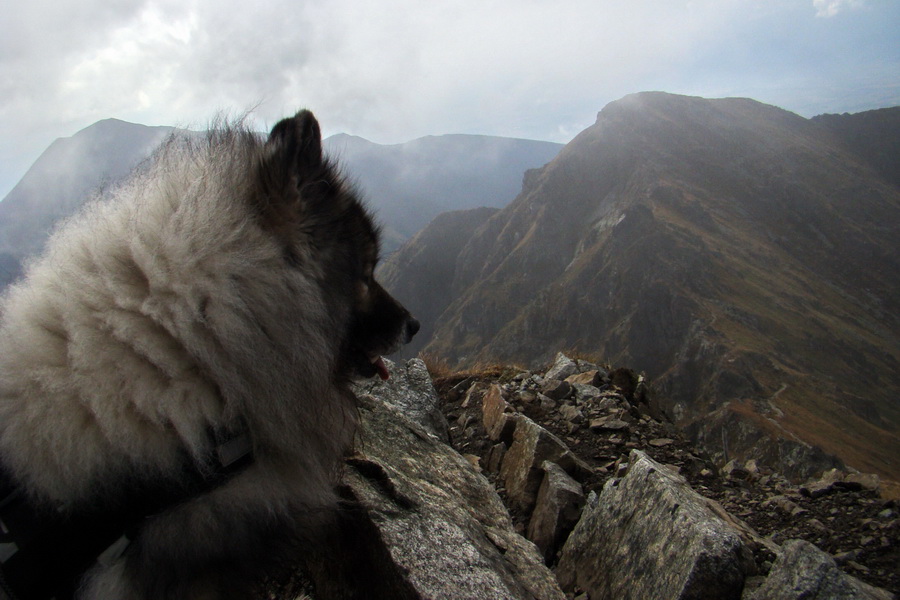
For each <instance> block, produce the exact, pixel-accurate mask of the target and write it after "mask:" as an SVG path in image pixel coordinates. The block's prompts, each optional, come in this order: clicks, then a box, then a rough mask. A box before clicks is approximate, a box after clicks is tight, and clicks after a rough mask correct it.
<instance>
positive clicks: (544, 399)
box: [537, 394, 556, 411]
mask: <svg viewBox="0 0 900 600" xmlns="http://www.w3.org/2000/svg"><path fill="white" fill-rule="evenodd" d="M537 399H538V402H540V404H541V408H542V409H543V410H546V411H551V410H553V409H555V408H556V400H554V399H553V398H550V397H549V396H545V395H544V394H538V397H537Z"/></svg>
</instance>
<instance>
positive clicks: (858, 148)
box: [812, 106, 900, 185]
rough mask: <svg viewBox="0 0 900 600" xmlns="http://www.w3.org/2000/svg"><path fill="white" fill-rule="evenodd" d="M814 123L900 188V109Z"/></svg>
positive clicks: (830, 117) (827, 117) (820, 119)
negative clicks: (826, 129)
mask: <svg viewBox="0 0 900 600" xmlns="http://www.w3.org/2000/svg"><path fill="white" fill-rule="evenodd" d="M812 120H813V121H814V122H816V123H819V124H820V125H822V126H824V127H826V128H828V129H830V130H831V131H832V132H833V133H834V134H835V135H837V136H838V137H839V138H840V139H841V141H842V142H844V144H845V145H846V146H847V147H848V148H850V149H851V150H853V151H854V152H856V153H857V154H858V155H859V156H860V157H861V158H862V159H863V160H864V161H866V162H868V163H869V164H871V165H872V166H873V167H875V170H877V171H878V173H879V174H881V175H882V176H883V177H884V178H885V179H887V180H888V181H890V182H891V183H893V184H894V185H900V106H895V107H893V108H880V109H878V110H869V111H866V112H861V113H856V114H852V115H851V114H847V113H844V114H842V115H819V116H817V117H813V119H812Z"/></svg>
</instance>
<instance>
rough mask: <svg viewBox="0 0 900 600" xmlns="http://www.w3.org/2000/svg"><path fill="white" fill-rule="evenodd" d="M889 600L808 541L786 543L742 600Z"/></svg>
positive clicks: (883, 592)
mask: <svg viewBox="0 0 900 600" xmlns="http://www.w3.org/2000/svg"><path fill="white" fill-rule="evenodd" d="M848 562H849V561H848ZM892 597H893V596H892V594H890V593H888V592H887V591H886V590H882V589H879V588H876V587H873V586H870V585H868V584H866V583H863V582H862V581H860V580H858V579H856V578H855V577H853V576H852V575H847V574H846V573H844V572H843V571H842V570H841V569H840V567H838V566H837V564H836V563H835V561H834V559H833V558H832V557H831V556H829V555H828V554H826V553H825V552H822V551H821V550H819V549H818V548H816V547H815V546H814V545H812V544H810V543H809V542H806V541H803V540H788V541H787V542H785V543H784V545H782V547H781V550H780V551H779V553H778V556H777V558H776V559H775V563H774V564H773V565H772V569H771V570H770V571H769V576H768V577H766V579H765V581H763V583H762V585H761V586H760V587H758V588H756V589H755V590H753V591H752V592H751V593H750V594H749V595H748V596H747V597H746V598H745V600H850V599H858V600H889V599H890V598H892ZM592 598H593V596H592Z"/></svg>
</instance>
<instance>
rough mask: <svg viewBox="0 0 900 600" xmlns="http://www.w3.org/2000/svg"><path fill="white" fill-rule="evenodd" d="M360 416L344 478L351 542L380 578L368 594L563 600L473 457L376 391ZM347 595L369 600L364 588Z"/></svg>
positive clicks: (468, 599) (472, 599)
mask: <svg viewBox="0 0 900 600" xmlns="http://www.w3.org/2000/svg"><path fill="white" fill-rule="evenodd" d="M360 419H361V425H360V434H359V437H358V443H357V454H356V455H355V456H353V457H351V458H350V459H348V461H347V463H348V466H347V468H346V472H345V474H344V478H343V482H344V485H345V493H346V495H347V496H349V497H350V498H351V499H352V500H353V501H354V502H355V503H357V505H358V506H359V508H360V511H361V513H362V515H361V521H363V523H362V526H361V527H358V528H357V532H356V535H357V536H358V539H357V540H356V542H355V544H354V547H355V548H356V549H357V551H358V552H362V553H365V554H367V557H366V560H364V561H362V562H366V563H368V564H369V565H374V567H370V568H371V570H373V571H377V581H372V580H371V579H369V580H368V581H369V585H371V594H372V595H371V597H373V598H374V597H378V598H397V599H400V600H404V599H407V598H410V599H424V598H429V599H446V600H497V599H509V600H563V599H564V596H563V594H562V592H561V591H560V589H559V586H558V584H557V583H556V580H555V579H554V577H553V574H552V573H551V572H550V571H549V569H547V568H546V567H545V566H544V564H543V560H542V556H541V555H540V554H539V553H538V551H537V549H536V548H535V546H534V544H532V543H531V542H529V541H527V540H525V539H524V538H523V537H521V536H520V535H518V534H517V533H515V531H514V530H513V525H512V521H511V519H510V516H509V513H508V512H507V510H506V508H505V507H504V506H503V503H502V501H501V500H500V498H499V496H498V495H497V493H496V492H495V491H494V489H493V487H492V486H491V485H490V483H489V482H488V481H487V479H485V478H484V477H483V476H482V475H480V474H479V473H478V472H476V470H475V469H474V468H473V466H472V465H471V463H469V462H468V461H467V460H466V459H464V458H463V457H462V456H460V455H459V454H458V453H457V452H455V451H454V450H453V449H452V448H450V447H449V446H447V445H446V444H444V443H443V442H442V441H441V440H440V439H439V438H438V437H437V436H435V435H434V433H433V432H431V431H429V430H428V429H426V428H425V427H423V426H421V425H419V424H417V423H415V422H413V421H411V420H410V419H408V418H407V417H406V415H405V414H404V411H402V410H400V409H399V408H398V407H396V406H392V405H389V404H386V403H385V402H383V401H381V400H379V399H376V398H375V397H373V396H367V395H363V396H361V397H360ZM317 583H318V582H317ZM320 587H323V586H320ZM324 587H328V586H324ZM376 592H377V594H376ZM332 595H335V596H337V597H341V596H340V595H339V594H332ZM351 597H370V596H367V595H366V594H365V590H364V591H363V592H362V593H361V594H360V593H359V592H357V595H355V596H351Z"/></svg>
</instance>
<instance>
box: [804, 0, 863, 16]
mask: <svg viewBox="0 0 900 600" xmlns="http://www.w3.org/2000/svg"><path fill="white" fill-rule="evenodd" d="M864 4H865V2H864V0H813V6H814V7H815V9H816V16H817V17H825V18H828V17H833V16H835V15H836V14H838V13H840V12H843V11H845V10H853V9H857V8H861V7H862V6H863V5H864Z"/></svg>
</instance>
